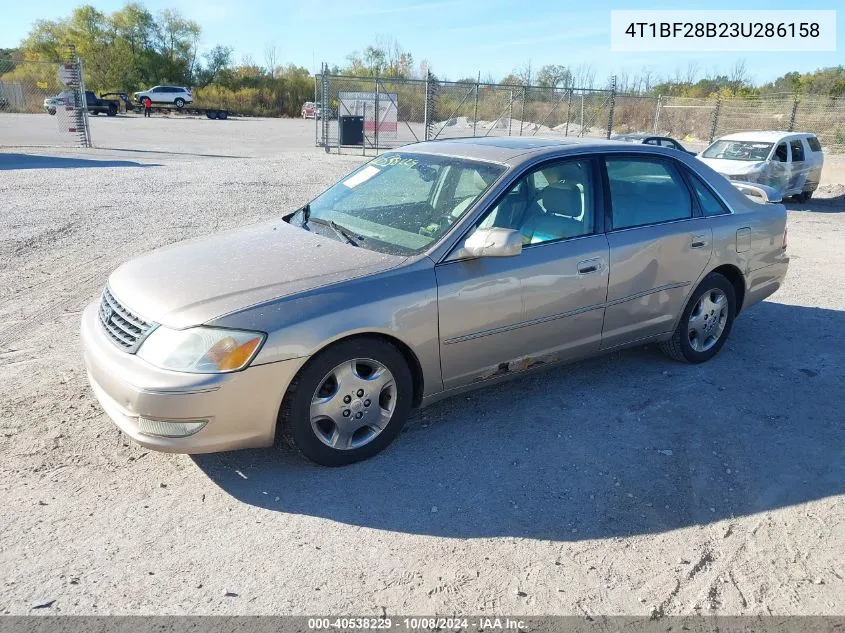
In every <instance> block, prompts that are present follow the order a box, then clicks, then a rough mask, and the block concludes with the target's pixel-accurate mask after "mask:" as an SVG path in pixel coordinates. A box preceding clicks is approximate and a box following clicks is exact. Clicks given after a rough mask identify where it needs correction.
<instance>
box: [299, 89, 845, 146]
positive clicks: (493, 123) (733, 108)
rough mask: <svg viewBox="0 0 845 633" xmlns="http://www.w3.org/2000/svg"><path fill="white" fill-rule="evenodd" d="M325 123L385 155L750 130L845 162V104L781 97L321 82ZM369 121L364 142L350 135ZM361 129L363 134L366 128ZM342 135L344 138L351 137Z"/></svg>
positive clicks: (697, 140)
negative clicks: (460, 142)
mask: <svg viewBox="0 0 845 633" xmlns="http://www.w3.org/2000/svg"><path fill="white" fill-rule="evenodd" d="M321 78H322V81H321V86H320V87H321V90H318V99H320V97H322V101H321V103H322V104H328V106H327V107H325V108H323V112H325V113H326V115H325V116H323V117H322V118H321V120H320V121H319V122H318V124H317V134H316V141H317V145H321V146H324V147H325V148H326V149H329V148H333V147H338V148H340V147H344V146H348V147H353V146H362V147H363V150H364V151H366V150H367V149H385V148H390V147H398V146H400V145H405V144H407V143H413V142H416V141H423V140H436V139H448V138H459V137H467V136H469V137H483V136H576V137H577V136H584V137H593V138H607V137H610V136H612V135H613V134H633V133H651V134H659V135H661V136H671V137H674V138H677V139H680V140H683V141H686V142H687V143H690V145H691V146H692V147H694V148H696V149H700V148H702V147H703V146H704V145H705V144H707V143H709V142H710V141H712V140H713V138H715V137H718V136H722V135H725V134H730V133H732V132H742V131H749V130H783V131H801V132H812V133H814V134H816V136H818V137H819V140H820V141H821V143H822V146H823V147H824V148H825V149H826V150H827V151H830V152H845V99H843V98H824V97H796V96H793V95H774V96H768V97H756V98H742V99H716V98H712V99H696V98H687V97H669V96H652V95H640V94H622V93H618V92H617V91H616V89H615V81H614V79H613V78H611V83H610V88H609V89H606V90H595V89H586V88H584V89H581V88H548V87H539V86H518V85H504V84H491V83H483V82H481V81H476V82H446V81H438V80H436V79H435V78H434V77H433V76H431V75H429V77H428V78H427V79H424V80H421V79H384V78H375V77H348V76H342V75H328V74H326V73H324V74H323V75H321ZM356 116H357V117H362V119H363V138H362V139H361V138H359V137H358V136H356V135H354V134H351V132H350V130H354V127H355V122H354V121H351V122H349V124H350V127H348V128H344V125H346V122H347V118H348V117H356ZM360 124H361V123H360V121H359V123H358V125H359V126H360ZM344 130H345V131H346V133H345V134H344Z"/></svg>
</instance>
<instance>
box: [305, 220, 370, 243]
mask: <svg viewBox="0 0 845 633" xmlns="http://www.w3.org/2000/svg"><path fill="white" fill-rule="evenodd" d="M311 222H314V223H316V224H323V225H325V226H327V227H329V228H330V229H331V230H332V231H334V232H335V235H337V236H338V237H340V238H343V239H344V240H345V241H346V242H347V243H348V244H352V246H360V244H359V243H358V241H357V240H356V239H355V238H354V237H352V235H350V233H349V229H347V228H346V227H343V226H340V225H339V224H338V223H337V222H335V221H334V220H324V219H323V218H312V219H311Z"/></svg>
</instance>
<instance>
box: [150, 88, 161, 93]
mask: <svg viewBox="0 0 845 633" xmlns="http://www.w3.org/2000/svg"><path fill="white" fill-rule="evenodd" d="M150 92H164V88H153V89H152V90H150Z"/></svg>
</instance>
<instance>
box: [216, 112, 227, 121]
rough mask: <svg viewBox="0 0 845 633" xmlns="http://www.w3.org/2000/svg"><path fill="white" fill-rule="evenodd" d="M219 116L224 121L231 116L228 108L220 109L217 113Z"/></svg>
mask: <svg viewBox="0 0 845 633" xmlns="http://www.w3.org/2000/svg"><path fill="white" fill-rule="evenodd" d="M217 118H218V119H220V120H222V121H225V120H226V119H227V118H229V113H228V112H226V110H220V111H219V112H218V113H217Z"/></svg>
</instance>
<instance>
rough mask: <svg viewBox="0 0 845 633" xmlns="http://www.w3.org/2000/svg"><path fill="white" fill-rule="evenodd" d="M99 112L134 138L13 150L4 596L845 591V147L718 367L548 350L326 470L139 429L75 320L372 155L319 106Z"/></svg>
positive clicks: (3, 363) (560, 609)
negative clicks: (553, 359)
mask: <svg viewBox="0 0 845 633" xmlns="http://www.w3.org/2000/svg"><path fill="white" fill-rule="evenodd" d="M42 118H43V117H42ZM4 125H5V126H6V127H5V128H4V127H3V126H4ZM9 125H10V124H9V120H8V118H7V117H6V116H2V117H0V131H2V130H4V129H5V130H7V131H8V130H9V129H12V128H14V129H15V130H20V129H21V127H20V126H21V125H22V123H21V122H20V121H18V122H17V123H14V124H13V125H11V127H9ZM120 125H124V127H123V128H119V127H118V126H120ZM129 126H133V127H131V128H130V127H129ZM224 126H225V127H224ZM139 130H140V131H139ZM93 131H94V137H95V140H97V139H99V141H98V142H100V144H101V145H108V146H109V147H117V148H123V149H122V150H106V149H98V150H89V151H80V150H45V149H40V150H30V149H17V150H16V149H6V150H2V151H0V209H2V213H0V262H2V266H0V582H2V590H0V613H12V614H26V613H41V614H58V613H62V614H147V613H161V614H246V613H268V614H269V613H278V614H287V613H295V614H303V613H306V614H318V613H335V614H364V613H367V614H380V613H382V612H383V611H386V612H387V613H388V614H412V613H414V614H424V613H428V614H431V613H439V614H454V613H496V614H499V615H504V614H514V615H516V614H525V615H529V614H533V615H537V614H634V615H640V614H649V613H652V612H653V611H655V612H656V613H658V614H659V613H664V614H667V615H668V614H691V613H705V614H706V613H719V614H766V613H773V614H842V613H845V415H843V413H842V402H843V401H845V374H843V367H845V345H843V338H842V332H843V331H845V248H843V246H845V178H840V176H842V175H843V174H842V173H841V164H842V163H841V162H839V163H837V162H836V161H830V162H831V166H832V167H833V169H828V170H827V171H826V174H825V183H826V184H825V185H824V186H823V188H822V191H820V193H819V194H818V197H817V199H814V200H813V201H812V203H811V204H807V205H791V206H790V224H789V250H790V253H791V255H792V263H791V267H790V272H789V276H788V279H787V283H786V285H785V287H784V288H783V289H782V290H781V291H780V292H778V293H777V294H776V295H774V296H773V297H772V298H771V299H770V300H769V301H766V302H764V303H763V304H761V305H759V306H757V307H755V308H753V309H752V310H750V311H749V312H748V313H746V314H745V315H743V316H742V317H741V318H740V319H739V320H738V321H737V323H736V325H735V327H734V330H733V332H732V334H731V338H730V340H729V341H728V344H727V345H726V347H725V348H724V349H723V351H722V353H721V354H720V355H719V356H718V357H717V358H716V359H715V360H714V361H712V362H710V363H708V364H705V365H703V366H695V367H692V366H684V365H680V364H676V363H673V362H670V361H669V360H667V359H665V358H664V357H663V356H662V355H661V354H660V353H659V352H658V351H657V350H656V349H654V348H651V347H649V348H641V349H634V350H630V351H626V352H623V353H616V354H612V355H608V356H605V357H602V358H598V359H594V360H591V361H587V362H583V363H580V364H577V365H572V366H568V367H563V368H557V369H552V370H548V371H545V372H543V373H537V374H534V375H531V376H529V377H526V378H524V379H521V380H518V381H513V382H510V383H507V384H506V385H505V386H499V387H497V388H495V389H487V390H482V391H478V392H475V393H473V394H471V395H468V396H460V397H457V398H453V399H451V400H447V401H444V402H441V403H439V404H437V405H434V406H433V407H431V408H429V409H426V410H424V411H420V412H417V413H416V414H415V415H414V417H413V421H412V424H410V425H409V426H408V427H407V430H406V432H405V433H404V434H403V435H402V436H401V437H400V438H399V439H398V440H397V441H396V442H395V443H394V444H393V446H391V447H390V448H389V449H388V450H387V451H385V452H384V453H383V454H381V455H379V456H377V457H376V458H374V459H372V460H370V461H368V462H364V463H361V464H357V465H354V466H351V467H347V468H343V469H324V468H319V467H316V466H314V465H312V464H310V463H307V462H305V461H303V460H301V459H299V458H297V457H296V456H294V455H293V454H292V453H291V452H288V451H283V450H278V449H272V450H271V449H268V450H254V451H242V452H235V453H227V454H219V455H208V456H201V457H200V456H198V457H189V456H184V455H166V454H159V453H155V452H148V451H147V450H145V449H142V448H141V447H139V446H137V445H134V444H129V443H128V442H127V441H126V440H125V439H124V438H123V437H122V436H121V434H120V433H119V432H118V431H117V429H116V427H115V426H114V425H113V424H112V423H111V422H110V421H109V420H108V419H107V418H106V416H105V415H104V414H103V413H102V412H101V410H100V408H99V406H98V405H97V403H96V401H95V400H94V398H93V395H92V394H91V392H90V390H89V388H88V386H87V384H86V381H85V377H84V371H83V367H82V361H81V355H80V350H79V337H78V329H79V328H78V320H79V317H80V312H81V310H82V308H83V307H84V305H85V304H86V303H87V302H89V301H91V300H92V299H93V298H95V297H96V296H97V295H98V293H99V291H100V289H101V287H102V285H103V283H104V282H105V280H106V278H107V275H108V273H109V272H110V271H111V270H112V269H114V268H115V267H116V266H117V265H118V264H119V263H120V262H121V261H123V260H125V259H127V258H130V257H132V256H134V255H137V254H140V253H142V252H145V251H147V250H149V249H151V248H154V247H157V246H161V245H164V244H169V243H172V242H175V241H179V240H182V239H186V238H190V237H195V236H201V235H207V234H209V233H212V232H215V231H218V230H223V229H227V228H231V227H235V226H240V225H244V224H248V223H251V222H254V221H258V220H261V219H264V218H267V217H269V216H272V215H274V214H278V213H280V212H281V211H283V210H286V209H290V208H292V207H293V206H295V205H298V204H300V203H302V202H303V201H305V200H306V199H307V198H308V197H309V196H312V195H313V194H315V193H317V192H318V191H319V190H321V189H322V188H323V187H325V186H326V185H328V184H330V183H331V182H332V181H334V180H335V179H336V178H338V177H340V176H341V175H342V174H343V173H345V172H347V171H349V170H350V169H352V168H353V167H354V166H355V165H357V164H359V162H360V160H361V158H360V157H357V156H351V155H349V156H337V155H331V156H329V155H326V154H325V153H324V152H322V151H321V150H317V149H315V148H313V147H309V145H310V143H311V139H312V138H313V137H312V136H311V134H313V122H307V123H305V122H300V121H261V120H245V121H227V122H225V123H224V122H215V121H207V120H199V119H195V120H191V119H188V120H172V119H170V120H168V119H153V120H152V121H143V119H137V120H136V119H130V118H126V119H124V118H122V117H118V118H116V119H105V118H102V117H100V118H98V119H96V120H94V128H93ZM109 134H111V137H110V136H109ZM136 137H137V138H136ZM0 138H3V137H2V136H0ZM106 140H108V143H106V142H105V141H106ZM127 150H133V151H127ZM226 156H229V157H226ZM231 156H237V158H231ZM837 170H840V171H837Z"/></svg>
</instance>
